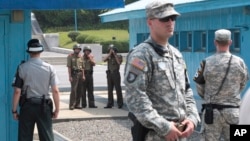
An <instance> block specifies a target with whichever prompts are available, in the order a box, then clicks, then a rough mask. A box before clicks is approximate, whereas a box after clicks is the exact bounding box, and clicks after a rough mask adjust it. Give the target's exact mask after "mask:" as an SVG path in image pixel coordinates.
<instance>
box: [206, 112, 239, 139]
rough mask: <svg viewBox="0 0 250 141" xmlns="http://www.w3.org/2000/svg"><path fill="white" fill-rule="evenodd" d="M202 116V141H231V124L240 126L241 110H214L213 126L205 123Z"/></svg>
mask: <svg viewBox="0 0 250 141" xmlns="http://www.w3.org/2000/svg"><path fill="white" fill-rule="evenodd" d="M204 113H205V111H204V112H203V114H202V131H201V133H202V139H201V141H230V124H238V122H239V108H225V109H223V110H217V109H214V110H213V113H214V116H213V124H206V123H205V122H204Z"/></svg>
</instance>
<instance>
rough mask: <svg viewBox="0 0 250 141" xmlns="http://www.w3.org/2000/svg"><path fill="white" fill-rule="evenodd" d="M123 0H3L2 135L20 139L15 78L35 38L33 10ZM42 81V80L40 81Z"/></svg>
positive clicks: (120, 4)
mask: <svg viewBox="0 0 250 141" xmlns="http://www.w3.org/2000/svg"><path fill="white" fill-rule="evenodd" d="M123 6H124V1H123V0H105V1H103V0H94V1H93V0H92V1H88V0H74V1H65V0H25V1H23V0H1V1H0V27H1V28H0V29H1V30H0V66H1V69H0V74H1V78H0V113H1V116H0V125H1V128H0V137H1V139H0V140H1V141H16V140H17V123H18V122H17V121H14V120H13V118H12V112H11V107H12V105H11V104H12V97H13V88H12V87H11V83H12V79H13V76H14V74H15V71H16V67H17V65H18V64H19V63H20V62H21V60H27V59H28V54H27V53H26V48H27V45H26V43H27V41H28V40H30V39H31V37H32V35H31V34H32V30H31V10H52V9H57V10H59V9H60V10H63V9H106V8H117V7H123ZM38 81H39V80H38Z"/></svg>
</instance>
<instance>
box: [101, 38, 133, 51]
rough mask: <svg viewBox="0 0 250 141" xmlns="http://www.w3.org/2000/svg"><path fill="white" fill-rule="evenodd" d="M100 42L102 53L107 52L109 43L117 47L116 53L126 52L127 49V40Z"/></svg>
mask: <svg viewBox="0 0 250 141" xmlns="http://www.w3.org/2000/svg"><path fill="white" fill-rule="evenodd" d="M100 44H101V45H102V53H108V48H109V45H110V44H113V45H114V47H116V48H117V49H118V53H127V52H128V51H129V43H128V41H103V42H101V43H100Z"/></svg>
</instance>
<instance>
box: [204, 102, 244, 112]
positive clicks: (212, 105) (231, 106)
mask: <svg viewBox="0 0 250 141" xmlns="http://www.w3.org/2000/svg"><path fill="white" fill-rule="evenodd" d="M207 106H211V107H212V108H213V109H218V110H222V109H224V108H239V106H233V105H221V104H211V103H209V104H202V109H201V111H203V110H204V109H206V107H207Z"/></svg>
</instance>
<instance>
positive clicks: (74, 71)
mask: <svg viewBox="0 0 250 141" xmlns="http://www.w3.org/2000/svg"><path fill="white" fill-rule="evenodd" d="M73 72H82V70H73Z"/></svg>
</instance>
